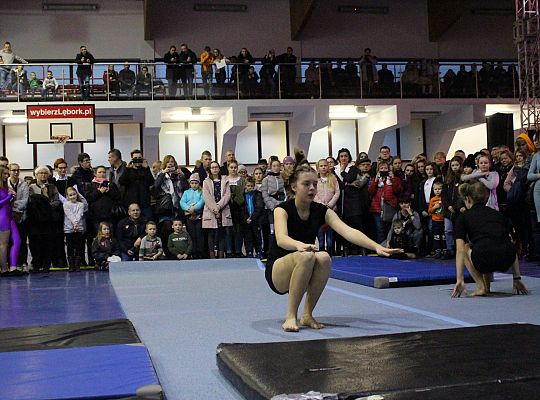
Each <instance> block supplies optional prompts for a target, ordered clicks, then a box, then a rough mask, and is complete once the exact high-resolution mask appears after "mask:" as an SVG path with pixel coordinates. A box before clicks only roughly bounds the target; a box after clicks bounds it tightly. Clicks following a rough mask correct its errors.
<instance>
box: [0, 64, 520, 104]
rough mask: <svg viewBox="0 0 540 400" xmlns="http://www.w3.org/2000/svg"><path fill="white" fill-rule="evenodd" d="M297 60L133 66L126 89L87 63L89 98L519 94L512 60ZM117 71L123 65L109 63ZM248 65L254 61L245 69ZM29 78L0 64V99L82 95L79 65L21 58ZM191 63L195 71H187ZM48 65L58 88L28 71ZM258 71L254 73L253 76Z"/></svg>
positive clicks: (101, 67)
mask: <svg viewBox="0 0 540 400" xmlns="http://www.w3.org/2000/svg"><path fill="white" fill-rule="evenodd" d="M312 64H313V65H310V62H302V63H298V64H277V65H272V64H269V65H264V64H262V63H261V62H255V63H253V64H232V63H228V64H227V65H226V66H225V67H223V68H222V69H221V70H219V71H218V70H217V68H216V66H215V65H213V68H212V73H211V74H210V75H208V74H207V75H205V74H203V73H202V68H201V65H200V64H195V65H193V66H192V67H190V66H187V65H180V66H178V68H179V69H180V77H184V81H182V80H179V81H178V82H171V80H168V79H167V76H168V75H167V65H166V64H164V63H160V62H157V63H141V62H133V63H131V64H130V68H131V70H132V71H133V72H134V73H135V75H136V76H137V75H138V74H139V73H140V72H141V71H142V68H143V67H146V68H147V69H148V72H149V73H150V75H151V78H150V79H147V81H146V84H143V82H140V81H137V83H136V84H135V86H134V87H132V88H127V87H126V86H125V85H122V83H121V82H115V81H112V80H109V79H104V77H106V75H104V73H105V71H107V69H108V66H109V65H111V63H95V64H93V65H92V76H91V78H90V97H89V100H92V101H115V100H127V99H137V100H139V99H140V100H169V99H193V100H204V99H212V100H221V99H265V98H274V99H284V98H298V99H300V98H307V99H310V98H311V99H328V98H361V99H363V98H486V97H501V98H518V96H519V79H518V73H517V69H516V64H515V63H510V62H504V63H498V64H497V65H492V64H491V63H488V64H489V65H482V64H481V63H453V62H444V63H443V62H441V63H433V62H431V63H426V62H425V61H424V62H422V61H418V62H401V61H400V62H389V63H378V64H375V65H371V64H368V65H366V64H361V63H359V62H348V63H346V64H343V63H340V62H335V61H334V62H330V61H322V62H320V63H312ZM112 65H113V67H114V70H115V71H116V72H120V70H122V69H123V67H124V65H123V63H117V64H112ZM250 67H253V69H252V70H250ZM23 68H24V69H23V70H24V71H25V72H26V79H25V78H20V77H19V76H18V75H17V72H16V71H17V65H7V64H4V65H3V66H2V68H0V101H4V102H5V101H8V102H21V101H48V100H50V101H52V100H56V101H78V100H81V91H80V89H81V88H80V85H79V81H78V78H77V73H76V71H77V64H74V63H48V64H36V63H30V64H24V65H23ZM191 68H192V69H191ZM47 71H51V72H52V73H53V76H54V77H55V78H56V80H57V82H58V89H57V90H56V91H55V93H54V96H53V91H51V90H49V91H46V90H42V87H40V88H37V89H33V88H31V87H30V86H29V83H28V81H29V80H30V78H31V73H32V72H34V73H35V75H36V78H37V79H38V80H39V81H40V82H43V80H44V79H45V78H46V76H47ZM254 73H255V74H256V76H255V75H254Z"/></svg>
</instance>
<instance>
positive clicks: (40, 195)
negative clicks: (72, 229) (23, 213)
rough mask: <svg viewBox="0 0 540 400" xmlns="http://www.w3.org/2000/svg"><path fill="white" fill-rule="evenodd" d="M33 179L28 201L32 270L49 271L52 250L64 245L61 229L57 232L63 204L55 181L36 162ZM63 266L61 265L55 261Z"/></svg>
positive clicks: (47, 170) (43, 167)
mask: <svg viewBox="0 0 540 400" xmlns="http://www.w3.org/2000/svg"><path fill="white" fill-rule="evenodd" d="M34 173H35V176H36V180H35V183H33V184H31V185H30V188H29V193H30V198H29V201H28V209H27V213H28V225H27V226H28V237H29V246H30V251H31V252H32V268H33V271H34V272H48V271H49V269H50V267H51V259H52V256H53V252H54V250H55V249H56V248H57V247H58V244H57V243H56V242H58V241H59V240H60V238H61V246H62V247H64V240H63V238H64V235H63V232H62V233H61V234H59V232H58V222H59V221H62V220H63V217H62V213H61V212H60V209H61V207H62V204H61V202H60V197H59V196H58V190H57V189H56V186H55V185H52V184H50V183H49V168H47V167H46V166H39V167H37V168H36V169H35V171H34ZM57 266H62V267H63V265H57Z"/></svg>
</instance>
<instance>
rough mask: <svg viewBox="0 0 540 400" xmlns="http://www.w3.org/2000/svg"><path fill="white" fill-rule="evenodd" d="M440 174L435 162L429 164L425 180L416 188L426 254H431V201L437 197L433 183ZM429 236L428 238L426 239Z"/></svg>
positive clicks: (415, 196) (416, 205) (417, 206)
mask: <svg viewBox="0 0 540 400" xmlns="http://www.w3.org/2000/svg"><path fill="white" fill-rule="evenodd" d="M438 175H439V172H438V170H437V164H435V163H434V162H430V163H427V164H426V166H425V174H424V179H423V180H422V181H421V182H420V183H419V184H418V186H417V188H416V193H415V195H414V199H415V207H414V208H415V210H416V211H418V214H419V215H420V219H421V221H422V229H423V231H424V239H427V240H425V242H424V243H426V244H427V246H426V248H425V250H426V251H425V252H426V253H429V252H430V251H431V240H430V238H431V218H430V217H429V211H428V209H429V201H430V200H431V198H432V197H433V196H434V195H435V193H434V192H433V183H434V182H435V179H437V176H438ZM426 236H427V238H426Z"/></svg>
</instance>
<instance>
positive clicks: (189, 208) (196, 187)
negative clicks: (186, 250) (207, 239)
mask: <svg viewBox="0 0 540 400" xmlns="http://www.w3.org/2000/svg"><path fill="white" fill-rule="evenodd" d="M189 186H190V188H189V189H188V190H186V191H185V192H184V193H183V194H182V198H181V199H180V207H181V208H182V210H183V211H184V216H185V219H186V225H187V231H188V233H189V236H190V237H191V240H192V244H193V253H192V254H193V258H195V259H199V258H206V257H205V252H204V234H203V229H202V213H203V208H204V198H203V195H202V190H201V186H200V180H199V174H198V173H196V172H194V173H193V174H191V176H190V177H189Z"/></svg>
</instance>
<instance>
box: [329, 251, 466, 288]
mask: <svg viewBox="0 0 540 400" xmlns="http://www.w3.org/2000/svg"><path fill="white" fill-rule="evenodd" d="M330 276H331V277H332V278H334V279H339V280H341V281H347V282H353V283H359V284H361V285H364V286H371V287H374V288H377V289H385V288H392V287H404V286H427V285H441V284H447V283H455V281H456V266H455V263H454V262H453V261H452V262H429V261H426V260H422V261H419V260H394V259H390V258H384V257H372V256H353V257H335V258H334V259H333V262H332V272H331V275H330ZM465 278H466V281H468V282H470V281H471V278H470V275H469V274H468V273H467V272H465Z"/></svg>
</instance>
